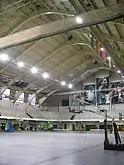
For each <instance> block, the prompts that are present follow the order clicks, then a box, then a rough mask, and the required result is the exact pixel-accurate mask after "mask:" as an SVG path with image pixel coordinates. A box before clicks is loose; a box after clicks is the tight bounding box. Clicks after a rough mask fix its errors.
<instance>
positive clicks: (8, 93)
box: [2, 89, 10, 100]
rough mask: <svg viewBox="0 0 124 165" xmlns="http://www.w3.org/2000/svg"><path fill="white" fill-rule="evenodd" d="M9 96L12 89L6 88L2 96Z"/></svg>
mask: <svg viewBox="0 0 124 165" xmlns="http://www.w3.org/2000/svg"><path fill="white" fill-rule="evenodd" d="M9 96H10V89H6V90H5V91H4V93H3V95H2V98H3V99H6V100H9Z"/></svg>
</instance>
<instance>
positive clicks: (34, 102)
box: [29, 94, 36, 105]
mask: <svg viewBox="0 0 124 165" xmlns="http://www.w3.org/2000/svg"><path fill="white" fill-rule="evenodd" d="M31 95H32V94H29V97H30V96H31ZM35 104H36V96H35V97H34V98H33V99H32V100H31V105H35Z"/></svg>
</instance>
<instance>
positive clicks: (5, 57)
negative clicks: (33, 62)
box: [0, 54, 73, 89]
mask: <svg viewBox="0 0 124 165" xmlns="http://www.w3.org/2000/svg"><path fill="white" fill-rule="evenodd" d="M0 60H1V61H2V62H5V61H9V60H10V58H9V56H8V55H7V54H1V55H0ZM11 61H12V60H11ZM14 63H15V62H14ZM16 64H17V65H18V67H20V68H24V67H25V64H24V62H22V61H19V62H16ZM30 71H31V72H32V73H33V74H36V73H38V69H37V68H36V67H32V68H31V69H30ZM42 77H43V78H44V79H47V78H50V75H49V73H47V72H44V73H43V74H42ZM53 80H54V79H53ZM56 82H58V83H60V84H61V85H62V86H67V87H68V88H70V89H71V88H73V85H72V84H71V83H69V84H67V83H66V82H65V81H61V82H59V81H58V80H56Z"/></svg>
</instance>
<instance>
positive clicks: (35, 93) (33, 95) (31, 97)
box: [13, 86, 49, 104]
mask: <svg viewBox="0 0 124 165" xmlns="http://www.w3.org/2000/svg"><path fill="white" fill-rule="evenodd" d="M48 87H49V86H44V87H42V88H40V89H38V90H37V91H36V92H34V93H33V94H31V95H30V96H29V97H28V103H29V104H31V101H32V100H33V98H34V97H36V95H37V94H39V93H40V92H42V91H43V90H45V89H47V88H48ZM27 88H28V87H26V88H24V89H22V90H20V91H18V92H17V93H15V95H14V100H13V103H15V102H16V101H17V99H18V98H19V96H20V95H21V94H22V93H23V90H25V89H27Z"/></svg>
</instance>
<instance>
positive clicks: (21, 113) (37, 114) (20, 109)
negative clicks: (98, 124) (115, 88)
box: [0, 100, 123, 121]
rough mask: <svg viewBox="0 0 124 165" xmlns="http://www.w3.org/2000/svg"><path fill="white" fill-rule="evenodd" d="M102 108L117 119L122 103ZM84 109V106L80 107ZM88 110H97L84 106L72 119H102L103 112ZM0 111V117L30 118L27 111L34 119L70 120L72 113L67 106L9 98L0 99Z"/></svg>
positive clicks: (121, 110)
mask: <svg viewBox="0 0 124 165" xmlns="http://www.w3.org/2000/svg"><path fill="white" fill-rule="evenodd" d="M102 108H103V109H107V110H108V116H111V117H112V118H115V119H119V113H122V114H123V104H122V105H121V104H119V105H114V106H113V107H112V110H111V111H110V107H109V105H107V106H103V107H102ZM80 109H81V110H84V107H81V108H80ZM89 110H93V111H95V112H98V110H97V108H96V107H93V106H86V107H85V111H83V113H77V114H76V116H75V118H74V120H89V121H92V120H93V121H95V120H103V119H104V113H100V114H101V115H98V114H95V113H91V112H89ZM0 113H1V118H2V117H5V118H8V117H14V118H26V119H30V117H29V116H28V115H27V114H26V113H28V114H29V115H31V116H32V117H33V118H34V119H41V120H42V119H44V120H70V118H71V117H72V115H73V114H74V113H70V112H69V107H59V111H58V108H57V107H40V108H38V107H37V106H35V105H34V106H30V105H27V104H26V103H20V102H16V103H15V105H13V103H12V101H11V100H0Z"/></svg>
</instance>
